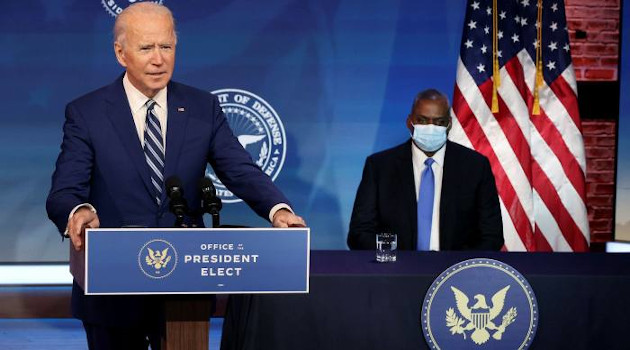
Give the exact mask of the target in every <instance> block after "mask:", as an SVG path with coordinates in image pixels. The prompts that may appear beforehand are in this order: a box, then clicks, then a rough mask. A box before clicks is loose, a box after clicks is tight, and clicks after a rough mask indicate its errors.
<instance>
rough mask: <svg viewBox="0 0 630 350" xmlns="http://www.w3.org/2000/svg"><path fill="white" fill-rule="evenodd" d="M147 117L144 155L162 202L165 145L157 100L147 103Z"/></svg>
mask: <svg viewBox="0 0 630 350" xmlns="http://www.w3.org/2000/svg"><path fill="white" fill-rule="evenodd" d="M146 106H147V119H146V124H145V128H144V156H145V158H146V160H147V164H148V165H149V169H151V182H152V184H153V189H154V190H155V200H156V202H157V204H158V205H160V203H161V200H160V198H161V196H162V191H163V190H162V189H163V188H164V145H163V143H162V129H161V128H160V121H159V120H158V118H157V116H156V115H155V112H154V111H153V107H155V101H153V100H152V99H149V100H148V101H147V103H146Z"/></svg>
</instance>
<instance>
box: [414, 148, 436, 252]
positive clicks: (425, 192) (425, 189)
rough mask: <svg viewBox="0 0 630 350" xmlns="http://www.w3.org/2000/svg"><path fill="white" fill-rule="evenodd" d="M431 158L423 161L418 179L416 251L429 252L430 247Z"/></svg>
mask: <svg viewBox="0 0 630 350" xmlns="http://www.w3.org/2000/svg"><path fill="white" fill-rule="evenodd" d="M433 162H435V160H433V158H427V159H426V160H425V161H424V165H425V168H424V171H422V177H421V178H420V193H418V250H429V249H430V247H431V221H432V220H433V198H434V197H435V177H434V176H433V169H431V165H432V164H433Z"/></svg>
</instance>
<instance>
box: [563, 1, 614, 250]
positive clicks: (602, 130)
mask: <svg viewBox="0 0 630 350" xmlns="http://www.w3.org/2000/svg"><path fill="white" fill-rule="evenodd" d="M620 1H621V0H565V7H566V15H567V22H568V29H569V36H570V40H571V56H572V59H573V65H574V69H575V75H576V78H577V80H578V81H616V80H617V71H618V63H619V18H620V14H621V8H620ZM589 117H590V118H608V119H607V120H602V119H588V118H589ZM611 118H618V116H582V128H583V132H584V147H585V148H586V203H587V209H588V218H589V223H590V227H591V242H592V243H594V244H595V245H597V243H602V242H606V241H610V240H613V238H614V236H613V227H614V223H613V215H614V213H613V209H614V202H613V200H614V192H615V162H616V160H615V156H616V154H615V143H616V135H615V129H616V123H617V119H611Z"/></svg>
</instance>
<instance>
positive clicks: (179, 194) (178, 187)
mask: <svg viewBox="0 0 630 350" xmlns="http://www.w3.org/2000/svg"><path fill="white" fill-rule="evenodd" d="M165 187H166V195H167V196H168V199H169V200H170V203H169V210H170V211H171V213H173V214H174V215H175V227H182V226H183V224H184V216H185V215H186V212H187V211H188V205H187V204H186V199H184V188H183V187H182V181H181V180H180V179H179V178H178V177H177V176H171V177H169V178H168V179H166V183H165Z"/></svg>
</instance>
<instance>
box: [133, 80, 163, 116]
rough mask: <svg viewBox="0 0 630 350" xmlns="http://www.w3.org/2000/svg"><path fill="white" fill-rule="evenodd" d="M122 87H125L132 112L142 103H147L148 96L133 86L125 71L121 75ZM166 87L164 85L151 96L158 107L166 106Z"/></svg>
mask: <svg viewBox="0 0 630 350" xmlns="http://www.w3.org/2000/svg"><path fill="white" fill-rule="evenodd" d="M123 88H124V89H125V94H126V95H127V101H129V107H130V108H131V112H132V113H136V112H138V111H139V110H140V109H141V108H143V107H144V104H145V103H147V100H148V99H149V97H147V96H145V95H144V94H143V93H142V92H140V90H138V89H136V87H135V86H133V84H132V83H131V81H129V77H128V76H127V73H125V76H124V77H123ZM166 89H167V87H166V86H165V87H164V89H162V90H160V91H158V93H157V94H156V95H155V96H154V97H153V100H154V101H155V102H156V104H157V106H158V107H160V108H164V106H166Z"/></svg>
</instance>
